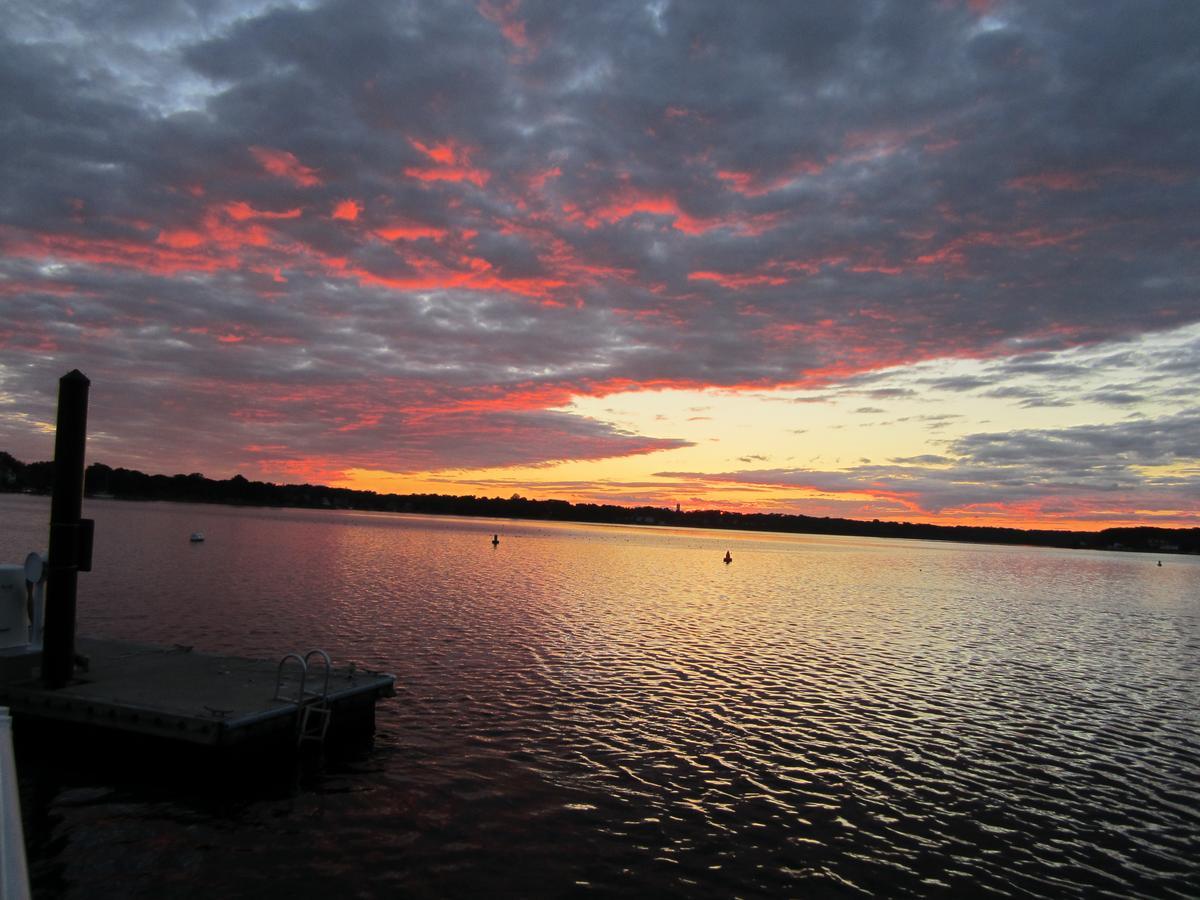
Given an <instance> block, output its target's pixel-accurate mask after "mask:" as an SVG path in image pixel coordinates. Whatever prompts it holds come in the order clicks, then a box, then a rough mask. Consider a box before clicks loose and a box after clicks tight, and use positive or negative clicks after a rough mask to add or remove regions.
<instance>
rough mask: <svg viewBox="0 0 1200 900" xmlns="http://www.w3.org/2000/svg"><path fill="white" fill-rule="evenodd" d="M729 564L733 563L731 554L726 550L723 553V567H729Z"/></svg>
mask: <svg viewBox="0 0 1200 900" xmlns="http://www.w3.org/2000/svg"><path fill="white" fill-rule="evenodd" d="M731 562H733V554H732V553H730V552H729V551H728V550H726V551H725V565H729V564H730V563H731Z"/></svg>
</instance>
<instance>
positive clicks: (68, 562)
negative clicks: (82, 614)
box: [42, 369, 92, 688]
mask: <svg viewBox="0 0 1200 900" xmlns="http://www.w3.org/2000/svg"><path fill="white" fill-rule="evenodd" d="M90 386H91V382H90V381H89V380H88V378H87V376H86V375H84V374H83V373H82V372H80V371H79V370H78V369H72V370H71V371H70V372H68V373H67V374H66V375H64V376H63V377H62V378H60V379H59V380H58V422H57V425H56V429H55V433H54V493H53V495H52V497H51V500H50V558H49V560H47V567H46V569H47V572H46V618H45V623H46V624H45V632H44V637H43V639H42V681H43V682H44V683H45V685H46V686H47V687H50V688H60V687H63V686H65V685H67V684H69V683H70V681H71V678H72V677H73V675H74V672H75V595H76V590H77V587H78V575H79V572H80V571H84V572H86V571H89V570H90V569H91V567H92V560H91V557H92V547H91V543H92V542H91V537H92V530H91V524H92V523H91V522H90V521H85V520H82V519H80V513H81V512H82V511H83V450H84V444H85V442H86V440H87V407H88V388H89V387H90Z"/></svg>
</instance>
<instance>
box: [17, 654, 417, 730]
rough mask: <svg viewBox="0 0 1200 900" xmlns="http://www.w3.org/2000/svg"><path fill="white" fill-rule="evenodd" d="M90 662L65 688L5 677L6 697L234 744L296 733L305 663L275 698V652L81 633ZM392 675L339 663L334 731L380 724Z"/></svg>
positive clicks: (51, 711) (311, 684) (78, 717)
mask: <svg viewBox="0 0 1200 900" xmlns="http://www.w3.org/2000/svg"><path fill="white" fill-rule="evenodd" d="M75 647H76V651H77V652H78V653H79V654H82V655H83V656H85V657H87V658H88V662H89V665H88V670H87V671H86V672H78V673H77V677H76V679H75V680H74V681H73V682H72V683H71V684H69V685H67V686H66V687H63V688H58V689H55V690H50V689H48V688H46V687H44V686H42V684H41V683H40V682H38V681H36V680H23V681H16V682H9V683H3V682H0V706H8V707H10V708H11V710H12V712H13V715H14V717H15V718H16V720H17V721H18V723H19V722H20V720H21V719H22V718H25V717H29V718H30V719H37V720H42V721H45V722H52V723H56V724H66V723H76V724H80V725H87V726H94V727H97V728H101V729H105V730H111V731H116V732H123V733H127V734H137V735H146V736H151V737H157V738H165V739H169V740H173V741H183V742H186V743H189V744H192V745H201V746H210V747H221V748H233V747H237V746H242V745H249V744H255V743H260V742H264V741H266V740H269V739H279V738H284V739H286V738H288V737H289V736H294V735H297V734H298V731H299V728H300V725H301V717H302V715H303V713H302V704H300V703H297V702H296V701H295V699H294V698H296V697H298V696H299V689H300V685H299V681H300V671H299V666H298V664H296V663H289V665H287V666H285V668H284V674H285V676H286V677H285V678H284V681H283V690H282V692H281V693H282V694H283V696H285V697H288V698H292V699H290V700H277V699H275V693H276V675H277V672H278V669H279V661H278V660H275V661H267V660H254V659H244V658H240V657H233V656H214V655H210V654H206V653H198V652H195V651H193V650H191V649H190V648H188V647H183V646H179V645H176V646H174V647H161V646H156V645H152V644H139V643H130V642H127V641H112V640H101V639H98V638H84V637H80V638H77V639H76V641H75ZM324 676H325V673H324V667H323V666H317V667H316V671H310V672H309V674H308V678H307V683H306V687H307V688H308V689H309V690H317V691H320V690H322V688H323V687H324V680H325V677H324ZM394 685H395V678H394V677H393V676H391V675H386V674H382V673H379V672H370V671H366V670H363V669H355V668H354V667H348V668H334V669H333V670H332V671H331V672H330V677H329V688H328V692H327V693H326V694H325V700H326V702H327V704H328V706H329V708H330V709H331V711H332V712H331V715H330V717H329V722H330V724H329V727H330V730H331V732H337V731H339V730H341V731H345V730H346V729H347V728H349V727H351V726H352V727H353V728H354V729H356V730H358V731H361V730H362V729H363V728H364V726H365V727H368V728H370V729H373V728H374V714H375V702H376V701H377V700H379V699H381V698H383V697H391V696H393V695H394Z"/></svg>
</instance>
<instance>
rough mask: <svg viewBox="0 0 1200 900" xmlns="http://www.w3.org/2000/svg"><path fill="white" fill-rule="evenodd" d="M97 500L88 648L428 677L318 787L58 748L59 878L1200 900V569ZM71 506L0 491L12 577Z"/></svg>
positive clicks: (100, 882)
mask: <svg viewBox="0 0 1200 900" xmlns="http://www.w3.org/2000/svg"><path fill="white" fill-rule="evenodd" d="M85 515H90V516H92V517H93V518H95V519H96V522H97V532H96V552H95V570H94V571H93V572H91V573H88V574H85V575H81V576H80V590H81V596H80V604H79V630H80V632H81V633H87V634H94V635H98V636H105V637H114V638H128V639H136V640H151V641H156V642H163V643H175V642H184V643H189V644H194V645H196V647H197V649H201V650H208V651H213V652H231V653H239V654H246V655H254V656H263V657H270V658H277V657H279V656H281V655H282V654H283V653H284V652H286V651H287V650H291V649H307V648H309V647H313V646H321V647H325V648H326V649H328V650H329V651H330V652H331V653H332V654H333V656H334V659H335V660H336V661H337V662H339V663H345V662H349V661H354V662H357V663H358V664H360V665H364V666H368V667H370V668H374V669H382V670H384V671H388V672H392V673H394V674H395V675H396V676H397V678H398V696H397V697H396V699H394V700H391V701H386V702H385V703H383V704H382V705H381V706H380V707H379V711H378V726H379V731H378V734H377V735H376V740H375V745H374V748H373V750H372V751H371V752H370V753H369V754H367V755H365V756H362V757H357V758H350V759H344V760H333V761H331V762H330V764H329V765H328V766H327V767H326V768H325V769H324V770H320V771H318V772H316V773H310V774H308V775H307V776H306V777H304V778H302V779H300V780H299V781H298V782H289V783H288V786H287V787H285V788H283V789H280V788H279V787H278V786H275V785H271V786H268V785H265V784H264V785H262V786H261V788H254V789H250V790H249V791H247V790H245V789H243V788H238V789H237V790H232V789H231V790H229V791H221V790H215V791H214V790H213V788H212V786H211V785H204V786H197V787H196V788H195V789H194V790H192V789H189V783H188V779H187V777H186V773H176V777H174V778H170V779H167V780H166V781H164V780H163V778H161V777H157V776H156V777H145V778H132V777H129V776H124V775H123V776H121V777H115V776H113V777H106V776H105V775H104V773H97V772H94V771H92V772H74V771H71V772H64V771H61V770H60V769H58V768H55V767H54V766H50V765H48V764H45V763H44V762H41V761H39V760H28V759H25V758H23V759H22V761H21V762H22V772H21V779H22V792H23V800H24V802H25V810H24V813H25V823H26V829H27V836H28V842H29V844H30V863H31V869H32V877H33V881H34V887H35V893H37V894H40V895H42V896H47V897H50V896H54V897H58V896H64V897H79V898H83V897H87V898H92V897H125V896H130V895H131V894H132V895H135V896H136V895H140V896H172V897H202V896H203V897H211V896H223V897H238V896H246V897H249V896H255V897H257V896H262V895H270V896H276V895H278V896H288V895H290V896H293V897H317V896H321V897H329V896H336V897H394V896H408V897H447V896H567V895H570V896H575V895H581V896H588V895H595V896H605V895H613V894H639V895H648V896H716V897H726V896H747V897H750V896H768V895H769V896H813V897H843V896H844V897H863V896H880V897H897V896H938V895H941V896H954V895H964V894H969V895H972V896H988V895H990V896H1013V897H1028V896H1088V897H1092V896H1113V897H1130V896H1143V897H1195V896H1200V788H1198V785H1200V687H1198V682H1197V675H1198V674H1200V559H1196V558H1191V557H1186V558H1185V557H1177V556H1165V557H1163V566H1162V567H1161V568H1160V567H1158V566H1156V562H1157V559H1156V558H1155V557H1152V556H1146V555H1137V554H1117V553H1095V552H1084V551H1077V552H1069V551H1058V550H1045V549H1031V548H1007V547H1004V548H1001V547H988V546H973V545H961V544H939V543H924V542H912V541H882V540H867V539H852V538H826V537H808V536H781V535H779V536H777V535H763V534H732V533H717V532H705V531H689V530H685V529H679V530H665V529H651V528H626V527H613V526H584V525H567V524H558V523H538V522H509V521H499V520H470V519H436V518H425V517H417V516H389V515H381V514H360V513H352V512H337V511H329V512H320V511H297V510H259V509H228V508H221V507H205V506H184V505H175V504H132V503H121V502H117V501H88V502H87V504H86V505H85ZM47 517H48V503H47V501H45V500H44V499H40V498H31V497H23V496H11V495H7V496H5V495H0V561H6V562H19V561H21V560H22V559H23V558H24V555H25V553H26V551H27V550H29V549H36V548H37V547H40V546H44V544H45V535H46V522H47ZM197 530H201V531H204V532H205V533H206V535H207V541H206V542H205V543H203V544H190V543H189V542H188V535H189V534H190V533H191V532H193V531H197ZM493 532H499V534H500V545H499V546H498V547H496V548H493V547H492V546H491V542H490V541H491V535H492V533H493ZM726 549H729V550H731V551H732V553H733V558H734V562H733V563H732V564H731V565H729V566H725V565H722V563H721V557H722V556H723V555H724V553H725V551H726Z"/></svg>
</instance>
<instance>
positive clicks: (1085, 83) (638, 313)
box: [0, 0, 1200, 474]
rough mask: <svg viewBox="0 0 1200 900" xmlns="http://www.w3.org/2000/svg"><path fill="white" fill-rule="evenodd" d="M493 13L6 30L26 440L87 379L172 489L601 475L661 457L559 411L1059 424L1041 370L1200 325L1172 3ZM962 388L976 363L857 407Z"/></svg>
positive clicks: (1194, 202) (88, 7) (287, 13)
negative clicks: (293, 466)
mask: <svg viewBox="0 0 1200 900" xmlns="http://www.w3.org/2000/svg"><path fill="white" fill-rule="evenodd" d="M489 9H490V8H489ZM506 9H508V11H507V12H505V11H503V10H499V9H497V10H496V11H493V12H489V14H488V15H484V14H481V10H480V7H478V6H476V5H475V4H472V3H439V4H412V5H402V4H395V3H391V2H383V0H376V2H354V3H350V2H347V0H332V2H315V3H309V4H305V5H276V4H265V3H257V4H242V3H233V2H226V3H190V2H172V3H163V4H151V3H144V2H141V3H138V2H126V3H115V4H103V5H99V4H95V3H89V2H83V0H79V2H52V3H48V4H47V3H44V2H38V3H33V2H31V0H19V2H16V3H12V4H9V6H8V7H7V8H6V16H7V17H8V21H7V23H6V29H5V34H4V35H3V36H0V116H3V121H4V122H5V128H4V129H2V130H0V178H2V179H3V184H4V185H5V187H4V189H3V193H2V194H0V250H2V256H0V305H2V307H3V312H4V317H3V318H4V325H3V326H0V347H2V348H3V351H4V352H3V356H4V362H2V363H0V378H2V379H3V380H2V382H0V384H2V388H0V390H3V392H4V399H5V404H6V407H5V408H8V409H14V410H19V411H20V412H21V414H22V415H21V417H18V418H17V419H14V420H13V422H12V423H10V424H9V425H7V426H5V430H4V431H3V432H0V437H2V438H3V439H4V440H5V441H6V443H7V446H9V447H10V448H11V449H13V450H14V452H18V453H19V454H23V455H26V456H38V455H44V451H43V450H41V449H40V448H43V447H44V446H45V436H44V434H43V433H42V432H40V431H38V430H37V428H36V427H34V425H33V424H31V423H32V422H34V421H36V420H39V419H41V420H44V419H45V418H46V416H47V415H48V404H49V402H50V400H49V399H48V398H49V397H50V395H52V393H53V387H52V386H53V379H54V378H56V377H57V375H59V374H61V373H62V371H63V370H65V369H68V368H71V367H73V366H79V367H80V368H83V369H85V370H86V371H88V373H89V374H90V375H92V377H93V378H94V379H95V381H96V385H97V389H96V396H97V404H98V406H97V410H96V416H95V421H96V422H97V425H98V427H99V428H100V430H101V431H102V432H103V433H104V434H105V435H106V437H105V438H103V441H108V444H104V443H101V446H104V447H105V448H106V449H108V450H109V452H111V453H113V454H114V456H116V457H118V458H123V459H130V460H132V459H137V460H139V461H142V462H143V464H144V465H146V466H148V467H152V468H175V467H176V466H175V465H174V463H173V461H174V460H176V459H180V458H184V457H187V456H189V455H190V456H194V457H196V458H197V459H198V460H199V459H200V457H201V456H203V457H204V459H203V460H200V462H204V461H205V460H207V465H208V466H209V467H210V468H213V469H220V470H224V471H225V472H228V471H229V469H230V468H231V467H232V466H235V465H242V464H245V463H246V462H247V461H248V460H249V461H250V462H251V463H254V460H257V459H259V458H260V457H261V458H264V459H265V457H266V456H267V455H269V454H265V453H255V452H251V451H248V450H247V449H246V448H248V447H256V446H270V447H284V448H288V453H289V454H291V455H293V456H297V457H299V456H305V455H318V454H323V455H324V456H326V457H329V458H344V459H347V460H350V459H352V458H360V457H361V459H360V462H362V463H367V462H370V463H371V464H372V465H378V466H380V467H390V468H395V469H398V470H408V469H411V468H412V467H415V466H420V465H427V464H428V461H429V459H431V458H433V457H434V456H436V458H438V459H439V460H441V461H442V462H444V463H446V464H447V465H458V466H472V465H479V464H487V463H485V462H481V461H484V460H496V459H504V460H509V461H514V462H517V461H521V460H522V459H523V460H525V461H529V462H543V461H546V460H549V459H557V458H575V456H574V455H575V454H582V455H583V456H584V457H586V458H591V457H592V456H594V455H595V454H603V453H627V452H641V451H642V450H646V449H655V448H658V447H662V446H668V445H677V444H678V443H679V442H675V443H674V444H671V443H670V440H669V439H667V443H661V442H658V441H655V440H652V439H645V438H642V439H634V437H633V436H629V435H620V434H615V433H607V432H603V430H602V429H600V427H599V426H595V425H585V424H584V423H582V422H581V421H575V420H568V419H564V418H562V416H561V415H559V414H556V413H553V412H549V410H551V409H552V408H553V407H554V406H556V405H561V404H562V403H564V402H565V401H566V400H567V399H569V397H570V396H571V395H572V394H589V393H593V394H594V393H604V392H606V391H609V390H613V389H615V387H616V386H618V385H619V386H623V387H633V388H636V387H638V386H664V385H670V384H678V385H687V386H717V387H730V386H735V387H736V386H742V387H748V386H757V387H765V388H769V387H772V386H776V385H787V384H811V385H814V386H827V385H830V384H833V383H837V382H839V381H841V382H843V383H846V384H848V385H852V386H854V387H856V388H858V389H861V390H865V391H868V392H870V391H872V390H873V389H874V390H876V391H877V392H878V393H875V394H870V393H868V396H871V397H872V398H873V399H874V400H876V401H878V402H884V401H886V400H888V399H895V398H896V397H898V396H901V394H898V393H896V392H897V391H904V392H906V393H905V394H904V396H912V394H910V393H907V392H909V391H914V392H917V393H919V394H924V393H925V392H926V391H929V390H932V391H956V392H971V391H981V392H985V393H987V394H988V395H989V396H993V397H1001V398H1011V399H1013V400H1015V401H1017V402H1018V403H1019V404H1020V405H1022V406H1026V407H1032V406H1057V405H1062V404H1064V403H1067V402H1069V399H1071V396H1070V390H1069V385H1070V383H1071V382H1072V380H1074V379H1078V378H1081V377H1082V376H1083V375H1084V373H1085V372H1086V368H1085V367H1082V366H1073V365H1069V364H1066V363H1064V362H1063V360H1062V358H1061V355H1059V354H1058V353H1057V351H1060V350H1062V349H1063V348H1070V347H1086V346H1093V345H1095V344H1097V343H1098V342H1102V341H1116V340H1121V339H1126V338H1134V337H1136V336H1138V335H1141V334H1146V333H1157V332H1163V331H1166V330H1168V329H1171V328H1175V327H1178V326H1182V325H1185V324H1188V323H1193V322H1196V321H1200V302H1198V300H1197V297H1198V294H1197V287H1198V285H1200V273H1198V272H1197V269H1196V265H1195V258H1196V245H1195V228H1194V225H1195V213H1194V210H1195V209H1196V208H1198V207H1200V178H1197V175H1198V174H1200V171H1198V163H1197V160H1200V114H1198V113H1200V61H1198V60H1197V58H1196V55H1195V51H1194V47H1195V44H1196V40H1197V38H1198V37H1200V27H1198V25H1197V18H1196V16H1195V10H1194V7H1193V5H1192V4H1191V3H1190V2H1187V0H1177V2H1170V0H1164V2H1162V3H1158V4H1156V5H1155V7H1154V12H1153V14H1149V13H1147V12H1146V9H1145V8H1144V6H1142V5H1141V4H1135V3H1132V2H1114V3H1109V4H1104V5H1103V6H1102V7H1093V6H1081V5H1079V4H1071V3H1068V4H1043V3H1032V2H1029V3H1024V2H1012V3H1004V4H997V5H996V6H995V7H994V8H993V9H992V10H991V12H990V13H988V14H987V15H984V16H982V17H981V16H980V15H978V14H977V13H976V12H974V11H973V10H972V9H971V6H970V5H969V4H955V3H920V4H912V3H907V2H906V3H898V2H897V3H882V4H881V3H866V2H820V3H805V4H796V5H794V6H788V7H781V6H777V5H776V6H772V5H766V6H747V7H739V8H738V9H736V10H734V9H733V8H732V7H730V6H729V5H728V4H719V3H687V4H666V5H663V6H662V7H657V6H650V7H647V6H645V5H643V4H630V3H615V4H590V3H575V4H566V5H564V4H561V3H557V2H555V3H550V2H525V3H523V4H521V5H520V6H515V7H511V8H506ZM347 200H352V201H354V203H355V204H356V207H355V208H356V209H357V210H358V212H357V216H356V217H354V218H349V217H345V216H343V217H342V218H337V217H335V216H334V212H335V210H337V209H338V205H339V204H341V203H343V202H345V201H347ZM945 356H959V357H978V358H982V359H991V360H994V366H993V368H992V369H990V370H989V371H988V372H987V374H986V375H984V376H979V377H975V376H969V377H961V378H954V379H935V380H931V381H929V382H928V383H925V384H920V383H918V384H914V385H911V386H909V387H906V388H897V387H895V386H894V385H890V384H882V383H881V382H880V381H878V380H873V379H872V377H871V376H872V374H876V373H878V372H879V371H881V370H883V369H889V370H890V369H893V368H894V367H896V366H902V365H906V364H911V363H916V362H920V361H922V360H928V359H935V358H940V357H945ZM1195 363H1196V357H1195V355H1194V354H1192V353H1189V352H1185V351H1181V352H1180V355H1179V356H1177V357H1175V358H1172V359H1163V360H1160V361H1158V363H1157V364H1158V365H1160V366H1161V367H1163V371H1166V368H1167V367H1174V371H1176V372H1178V373H1179V374H1181V375H1186V374H1187V373H1189V372H1194V371H1195V369H1194V365H1195ZM856 373H857V374H858V375H860V376H861V377H859V378H858V379H857V380H855V381H846V379H847V378H852V377H853V376H854V375H855V374H856ZM1038 378H1040V379H1053V380H1054V386H1053V387H1045V388H1043V387H1040V386H1031V385H1032V382H1028V381H1023V380H1022V379H1038ZM873 386H875V387H874V388H873ZM1171 387H1172V386H1171V385H1170V384H1165V385H1163V386H1161V388H1154V390H1159V389H1161V390H1164V391H1165V390H1170V389H1171ZM1149 390H1150V387H1145V388H1144V387H1143V386H1142V385H1140V384H1139V385H1132V386H1128V387H1126V388H1120V389H1118V388H1117V387H1115V386H1114V387H1113V388H1112V389H1111V390H1109V391H1106V392H1096V393H1093V394H1092V395H1091V398H1092V399H1093V400H1095V401H1097V402H1101V403H1106V404H1110V405H1121V406H1127V405H1132V404H1135V403H1137V402H1138V400H1139V398H1140V397H1141V396H1146V394H1147V392H1148V391H1149ZM296 398H302V399H296ZM431 410H441V412H442V415H443V416H450V417H460V418H455V419H454V421H460V420H461V421H466V419H467V417H470V416H476V417H478V420H479V423H480V424H479V427H478V428H475V429H472V428H469V427H466V426H463V427H462V428H461V429H459V430H458V431H455V430H454V428H450V427H446V429H445V430H439V429H440V428H442V427H443V426H444V424H445V420H440V419H439V418H438V416H437V415H434V414H433V413H432V412H431ZM354 415H358V416H360V419H361V421H360V422H359V427H357V428H355V429H352V430H349V431H344V430H339V429H342V428H344V427H345V426H346V425H347V424H348V421H347V420H348V419H349V418H351V417H353V416H354ZM513 416H523V418H520V419H519V420H515V419H513V418H512V417H513ZM355 421H359V420H355ZM389 422H396V423H403V428H402V429H401V428H400V426H399V425H396V426H394V427H390V426H389V425H388V423H389ZM439 422H440V423H441V424H437V423H439ZM201 423H202V424H203V425H204V428H205V432H206V434H207V435H211V436H212V437H211V438H207V437H205V438H201V439H199V440H197V438H196V435H195V430H196V428H197V426H198V425H199V424H201ZM507 429H511V430H513V431H514V432H516V433H522V434H523V433H529V434H533V433H535V432H537V431H538V430H539V429H540V431H541V433H542V435H543V439H542V440H540V441H538V440H534V439H532V438H530V439H529V440H525V439H521V438H514V439H513V440H512V442H511V443H510V445H509V446H510V448H511V450H505V451H504V452H499V451H497V450H496V441H497V440H498V439H499V435H500V434H502V433H505V432H506V430H507ZM598 429H599V430H598ZM451 435H453V439H451ZM364 447H365V448H366V449H363V448H364ZM602 447H605V448H607V449H601V448H602ZM109 448H111V449H109ZM284 455H286V454H284ZM254 464H257V463H254ZM267 464H268V463H265V462H264V463H263V465H267ZM213 474H220V472H219V471H214V472H213Z"/></svg>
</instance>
